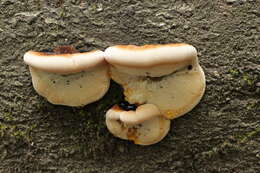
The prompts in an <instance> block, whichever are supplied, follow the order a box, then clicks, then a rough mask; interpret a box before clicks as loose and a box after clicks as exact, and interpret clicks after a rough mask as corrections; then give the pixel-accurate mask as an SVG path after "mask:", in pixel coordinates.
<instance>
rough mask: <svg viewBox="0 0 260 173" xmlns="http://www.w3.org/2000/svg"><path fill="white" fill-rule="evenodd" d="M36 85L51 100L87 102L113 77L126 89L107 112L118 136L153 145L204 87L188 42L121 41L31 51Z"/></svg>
mask: <svg viewBox="0 0 260 173" xmlns="http://www.w3.org/2000/svg"><path fill="white" fill-rule="evenodd" d="M24 61H25V63H26V64H28V65H29V66H30V72H31V75H32V81H33V86H34V88H35V90H36V91H37V92H38V93H39V94H40V95H42V96H44V97H46V98H47V100H48V101H49V102H51V103H53V104H62V105H67V106H84V105H86V104H89V103H91V102H94V101H96V100H98V99H100V98H101V97H102V96H104V94H105V93H106V92H107V90H108V88H109V81H110V78H111V79H112V80H114V81H115V82H117V83H118V84H120V85H121V86H122V87H123V89H124V96H125V100H126V101H124V102H120V103H118V105H114V106H113V107H112V108H111V109H109V110H108V111H107V113H106V125H107V128H108V130H109V131H110V132H111V133H112V134H113V135H114V136H116V137H119V138H121V139H126V140H131V141H134V143H135V144H139V145H151V144H154V143H157V142H159V141H160V140H162V139H163V138H164V137H165V136H166V135H167V133H168V131H169V128H170V120H171V119H174V118H177V117H179V116H182V115H184V114H185V113H187V112H189V111H190V110H191V109H193V108H194V107H195V106H196V105H197V104H198V102H199V101H200V99H201V98H202V96H203V94H204V91H205V76H204V72H203V70H202V68H201V67H200V65H199V62H198V57H197V51H196V49H195V48H194V47H193V46H191V45H188V44H165V45H145V46H134V45H117V46H112V47H109V48H107V49H106V50H105V51H104V52H102V51H100V50H97V51H91V52H83V53H78V52H76V51H75V50H74V49H71V48H66V47H65V48H64V47H63V48H62V49H61V48H59V49H58V51H57V50H56V51H55V52H53V53H43V52H33V51H29V52H27V53H26V54H25V55H24Z"/></svg>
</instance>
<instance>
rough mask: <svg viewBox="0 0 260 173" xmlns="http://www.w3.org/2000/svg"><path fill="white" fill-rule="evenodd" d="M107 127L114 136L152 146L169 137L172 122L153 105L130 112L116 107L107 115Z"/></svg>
mask: <svg viewBox="0 0 260 173" xmlns="http://www.w3.org/2000/svg"><path fill="white" fill-rule="evenodd" d="M121 104H122V103H121ZM106 125H107V128H108V130H109V131H110V132H111V133H112V134H113V135H114V136H117V137H119V138H121V139H126V140H131V141H133V142H134V143H135V144H139V145H151V144H155V143H157V142H159V141H161V140H162V139H163V138H164V137H165V136H166V135H167V133H168V131H169V129H170V120H167V119H166V118H164V117H163V116H161V113H160V111H159V109H158V108H157V107H156V106H155V105H152V104H144V105H141V106H139V107H137V108H136V110H129V111H127V110H124V109H122V108H121V107H119V106H118V105H115V106H113V107H112V108H111V109H109V110H108V112H107V113H106Z"/></svg>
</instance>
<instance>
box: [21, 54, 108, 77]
mask: <svg viewBox="0 0 260 173" xmlns="http://www.w3.org/2000/svg"><path fill="white" fill-rule="evenodd" d="M24 62H25V63H26V64H27V65H29V66H31V67H34V68H37V69H40V70H43V71H46V72H52V73H58V74H70V73H76V72H80V71H83V70H86V69H88V68H91V67H95V66H97V65H99V64H102V63H103V64H104V63H105V59H104V52H103V51H100V50H95V51H91V52H84V53H62V54H56V53H45V52H35V51H28V52H26V53H25V55H24Z"/></svg>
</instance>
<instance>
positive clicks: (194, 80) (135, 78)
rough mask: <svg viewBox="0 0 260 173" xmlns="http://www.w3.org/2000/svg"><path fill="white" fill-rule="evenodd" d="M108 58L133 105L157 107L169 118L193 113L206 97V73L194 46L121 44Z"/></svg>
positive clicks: (106, 57) (118, 81)
mask: <svg viewBox="0 0 260 173" xmlns="http://www.w3.org/2000/svg"><path fill="white" fill-rule="evenodd" d="M105 59H106V61H107V62H108V63H109V64H110V75H111V78H112V79H113V80H114V81H115V82H117V83H119V84H120V85H122V86H123V88H124V95H125V99H126V100H127V101H128V102H129V103H130V104H136V103H138V104H139V105H141V104H144V103H148V104H154V105H156V106H157V107H158V108H159V110H160V111H161V112H162V114H163V116H165V117H166V118H168V119H174V118H177V117H179V116H182V115H184V114H185V113H187V112H189V111H190V110H191V109H192V108H194V107H195V106H196V105H197V104H198V103H199V101H200V99H201V98H202V96H203V94H204V91H205V76H204V72H203V70H202V68H201V67H200V65H199V63H198V57H197V50H196V49H195V48H194V47H193V46H191V45H188V44H165V45H145V46H133V45H118V46H112V47H109V48H107V49H106V50H105Z"/></svg>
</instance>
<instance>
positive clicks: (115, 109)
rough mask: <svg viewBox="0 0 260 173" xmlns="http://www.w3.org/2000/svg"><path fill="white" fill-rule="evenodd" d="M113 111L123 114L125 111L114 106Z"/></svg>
mask: <svg viewBox="0 0 260 173" xmlns="http://www.w3.org/2000/svg"><path fill="white" fill-rule="evenodd" d="M111 109H112V110H113V111H116V112H122V111H124V110H122V109H121V108H120V107H119V106H118V105H114V106H113V107H112V108H111Z"/></svg>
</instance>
